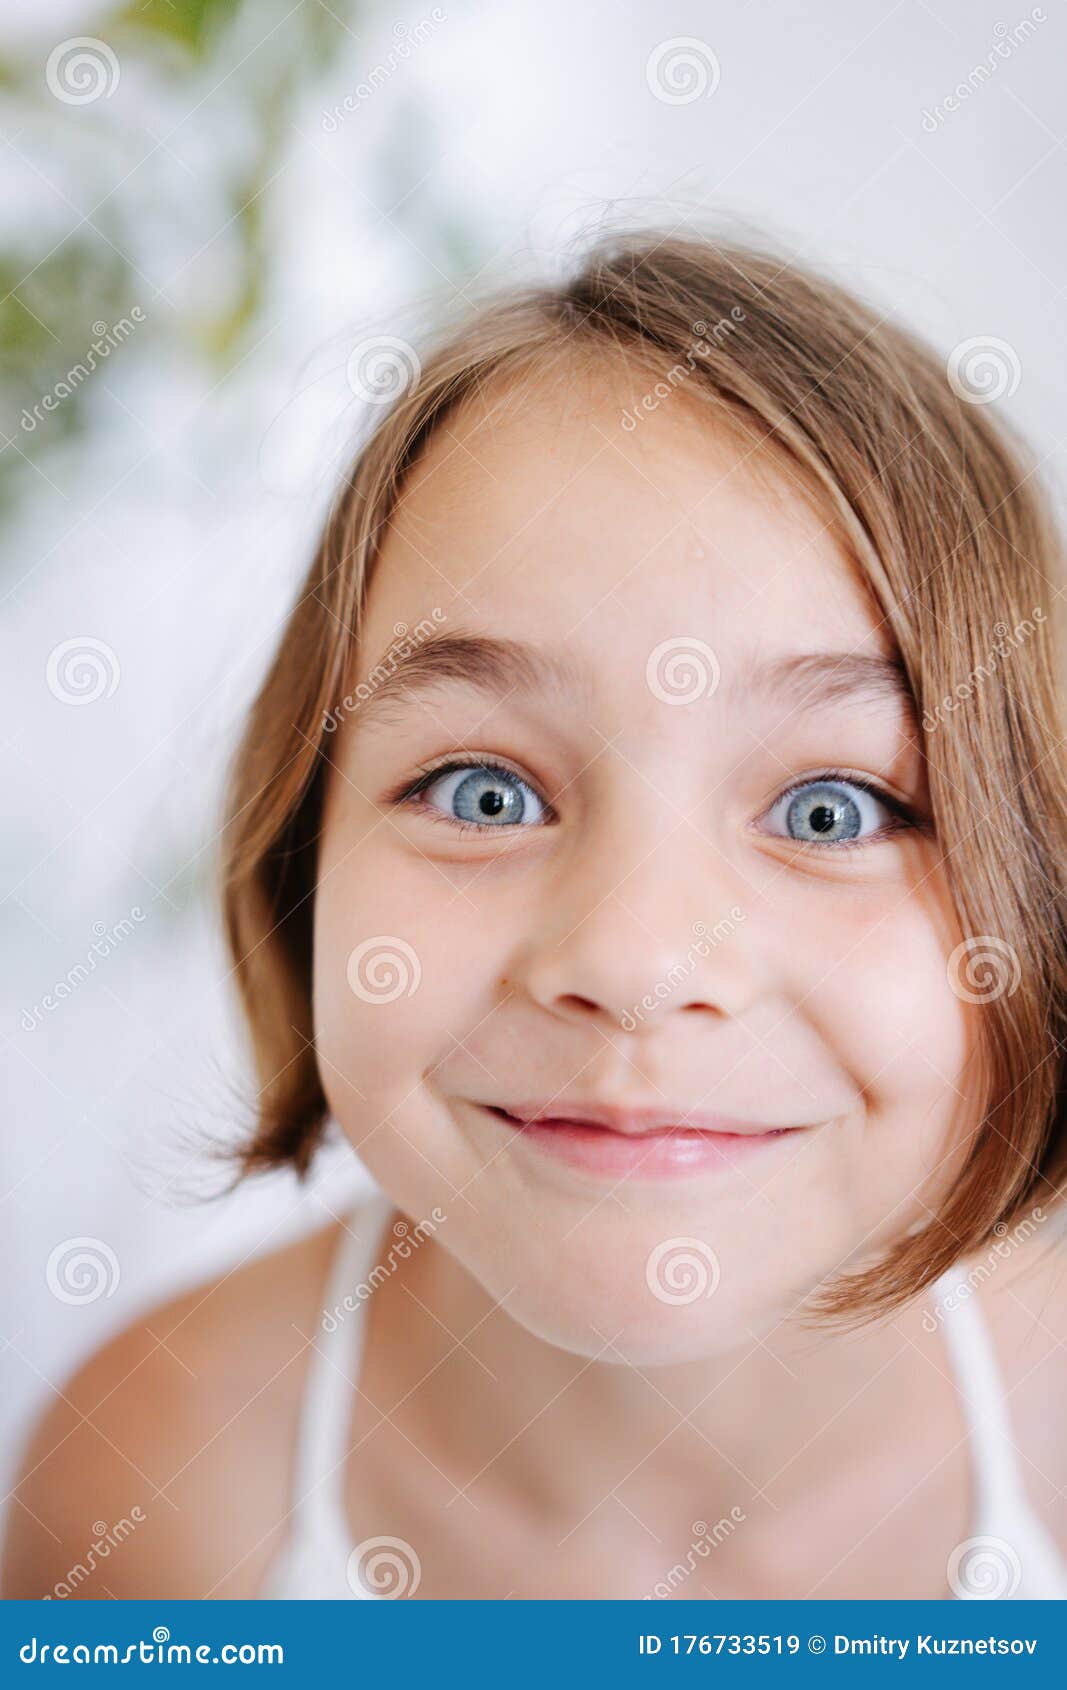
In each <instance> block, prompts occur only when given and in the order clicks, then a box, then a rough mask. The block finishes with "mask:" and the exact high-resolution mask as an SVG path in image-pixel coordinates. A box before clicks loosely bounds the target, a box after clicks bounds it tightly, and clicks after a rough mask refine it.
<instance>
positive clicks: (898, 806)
mask: <svg viewBox="0 0 1067 1690" xmlns="http://www.w3.org/2000/svg"><path fill="white" fill-rule="evenodd" d="M457 769H486V770H488V771H489V773H490V774H495V775H508V776H510V777H511V778H512V779H513V780H521V781H524V782H525V783H526V785H528V786H529V787H530V788H531V789H532V790H536V788H535V787H534V783H533V782H532V781H529V780H527V777H526V776H525V775H522V774H520V773H519V771H518V769H514V768H512V767H511V766H510V765H509V764H507V763H502V762H500V761H498V760H496V759H494V758H491V757H462V758H453V759H451V761H449V762H446V763H436V764H434V765H433V766H432V767H428V768H424V769H423V770H422V772H421V773H420V774H419V775H418V777H417V778H416V779H415V780H414V781H409V782H406V783H404V784H402V785H401V786H400V787H398V788H396V789H395V790H394V791H392V792H390V793H387V794H386V797H385V802H386V803H387V804H392V805H401V804H412V805H414V804H415V803H416V801H417V800H418V799H420V798H421V797H422V794H423V793H424V792H426V790H427V789H428V788H429V787H430V786H432V785H433V783H434V781H435V780H439V779H440V778H441V777H442V776H443V775H449V774H453V773H454V772H455V771H456V770H457ZM824 781H827V782H829V781H836V782H839V783H842V784H845V785H848V786H854V787H856V788H857V789H858V790H859V791H860V792H866V793H867V794H868V795H869V796H870V797H872V798H875V799H877V801H878V802H879V803H880V804H884V806H885V808H886V809H887V810H888V811H889V813H890V815H891V817H892V818H893V820H892V824H891V825H889V826H885V827H882V828H880V829H879V831H878V832H877V833H874V834H868V836H867V838H866V839H857V840H843V841H840V842H839V843H837V844H836V845H821V844H819V843H818V842H817V841H816V840H804V839H791V840H789V841H788V843H789V844H791V845H793V846H795V847H796V848H797V849H798V850H801V851H804V850H814V851H829V850H833V851H838V852H840V851H852V850H858V849H862V847H863V846H865V845H874V844H880V843H881V842H882V841H883V840H885V839H888V838H890V837H892V835H893V834H895V833H900V832H904V831H906V830H908V829H912V830H914V831H916V832H918V833H932V831H933V830H932V827H931V825H930V823H929V822H928V821H927V819H926V818H925V817H924V816H923V815H922V814H921V812H920V811H919V810H917V809H916V808H915V807H914V806H913V805H911V804H907V803H905V802H904V800H903V799H901V798H897V797H895V796H894V795H893V793H891V792H887V791H886V789H885V788H884V787H882V786H879V785H878V783H877V782H876V781H872V780H867V779H865V778H864V777H863V776H860V775H855V774H852V773H850V771H849V770H847V769H820V770H819V771H818V772H817V773H816V774H810V775H805V776H804V778H803V780H797V781H794V782H793V783H792V785H791V786H787V787H783V788H782V790H781V792H779V793H777V794H776V795H775V797H774V798H773V799H772V800H771V803H770V804H769V805H768V806H767V810H768V811H770V810H773V809H774V807H775V805H777V804H780V803H781V802H782V800H783V799H784V798H788V797H791V796H792V795H793V794H794V793H796V792H802V791H803V790H804V788H805V787H808V786H818V785H819V784H820V783H821V782H824ZM541 802H542V803H543V804H544V807H545V810H546V811H547V812H549V814H550V817H551V819H552V820H555V812H554V810H553V808H552V806H551V804H549V803H548V801H547V799H542V800H541ZM423 808H424V809H425V811H426V813H427V814H429V815H430V816H431V817H432V818H433V819H434V820H435V821H440V822H443V823H444V824H445V826H446V827H449V828H451V829H453V831H456V830H458V831H459V832H460V833H501V832H502V831H504V830H503V829H502V828H501V826H500V825H499V823H497V824H494V823H492V822H467V821H459V820H458V819H457V818H456V817H454V816H446V815H445V814H444V812H443V811H442V810H438V809H436V808H435V807H434V806H433V805H432V804H426V805H424V806H423ZM766 837H767V838H770V839H776V838H779V837H781V835H778V834H768V835H766Z"/></svg>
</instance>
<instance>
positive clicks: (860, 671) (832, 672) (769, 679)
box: [747, 651, 915, 718]
mask: <svg viewBox="0 0 1067 1690" xmlns="http://www.w3.org/2000/svg"><path fill="white" fill-rule="evenodd" d="M747 685H748V686H751V687H753V688H758V689H760V690H763V691H766V692H770V693H774V694H775V695H776V696H779V697H781V698H782V699H783V700H785V699H791V700H792V701H793V702H794V704H795V705H796V707H797V709H800V710H807V709H815V708H817V707H818V706H819V705H823V706H826V705H833V704H840V703H842V702H844V701H845V700H849V701H851V702H857V701H858V700H860V699H862V698H867V699H870V700H871V701H872V702H874V703H881V702H887V703H891V704H896V705H903V706H904V708H905V709H906V711H907V712H908V714H909V715H910V716H912V717H913V718H914V716H915V700H914V697H913V695H912V690H911V686H910V683H909V681H908V676H907V671H906V670H905V668H904V665H903V663H902V661H901V659H900V658H899V657H897V656H895V655H894V656H888V657H883V656H881V655H880V654H878V653H876V652H862V651H813V652H803V653H799V654H797V655H795V656H788V657H780V658H777V659H776V660H775V661H774V662H771V663H767V664H762V665H760V666H759V667H758V668H757V669H756V670H755V672H754V674H753V675H752V677H751V679H750V681H749V682H748V683H747Z"/></svg>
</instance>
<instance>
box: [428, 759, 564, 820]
mask: <svg viewBox="0 0 1067 1690" xmlns="http://www.w3.org/2000/svg"><path fill="white" fill-rule="evenodd" d="M416 794H418V795H419V796H420V797H421V798H422V800H423V802H424V803H426V804H429V805H430V806H431V807H432V808H433V809H435V810H440V811H441V812H442V813H443V814H444V815H446V816H447V817H449V819H450V820H452V821H455V822H460V823H466V825H467V826H474V827H508V826H511V827H514V826H516V825H520V826H521V825H530V824H534V823H537V822H541V821H543V819H544V815H545V806H544V805H543V804H542V802H541V800H540V798H538V796H537V794H536V792H534V790H533V788H532V787H531V786H528V785H527V783H526V781H524V780H521V779H520V778H519V776H518V775H516V774H513V773H512V771H511V770H510V769H505V768H501V767H498V766H496V765H493V764H490V763H459V764H453V765H452V766H451V767H450V768H447V769H441V770H437V771H435V773H434V774H432V775H430V776H427V777H424V778H423V780H422V781H421V782H420V784H419V785H418V786H417V787H416V788H415V789H414V790H413V792H412V794H411V796H413V797H414V796H415V795H416Z"/></svg>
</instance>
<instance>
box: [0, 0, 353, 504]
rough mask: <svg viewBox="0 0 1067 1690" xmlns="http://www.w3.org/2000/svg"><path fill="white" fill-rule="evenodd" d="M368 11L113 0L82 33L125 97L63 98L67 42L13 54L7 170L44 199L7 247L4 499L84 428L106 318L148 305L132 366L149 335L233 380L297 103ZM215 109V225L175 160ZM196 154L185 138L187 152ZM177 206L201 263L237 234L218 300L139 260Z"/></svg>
mask: <svg viewBox="0 0 1067 1690" xmlns="http://www.w3.org/2000/svg"><path fill="white" fill-rule="evenodd" d="M352 13H353V5H352V0H336V3H335V4H333V6H332V9H331V7H328V6H326V5H323V4H321V3H320V0H305V3H304V4H301V5H298V6H296V7H295V8H294V7H293V6H292V3H291V0H129V3H127V4H123V5H119V6H115V7H111V8H108V7H105V8H104V9H103V10H101V11H100V12H98V13H97V14H96V15H95V16H94V17H93V18H92V21H91V22H90V23H88V24H84V25H82V27H83V28H87V29H88V30H91V36H90V41H91V42H97V43H103V44H104V45H105V50H110V53H111V54H112V55H113V56H114V59H115V61H117V64H118V67H119V75H118V80H117V83H116V86H115V87H114V89H113V90H112V91H111V93H110V94H109V95H107V96H101V97H99V98H96V99H93V100H92V101H86V100H75V99H71V100H69V101H67V100H64V99H63V98H60V97H57V95H56V93H55V90H54V87H50V86H49V82H48V78H47V76H46V65H47V63H48V59H49V55H50V54H51V53H52V52H53V50H56V49H58V48H59V46H60V43H59V42H58V41H57V40H56V39H55V38H54V36H53V38H47V37H43V38H41V39H40V40H38V41H36V42H34V43H33V44H32V45H31V46H29V47H25V48H23V49H22V51H21V52H20V55H19V56H18V57H17V58H12V57H9V58H8V59H7V60H6V61H3V62H0V108H2V110H3V114H4V117H3V131H4V138H5V141H6V143H7V148H8V157H7V160H6V164H7V166H8V167H9V169H10V172H11V175H12V177H15V176H17V175H18V174H19V173H21V175H22V178H23V185H24V199H25V200H26V201H28V203H29V214H28V215H27V214H26V213H25V210H23V211H21V212H20V215H19V216H18V218H17V230H18V232H17V235H15V236H13V235H12V234H10V233H8V234H7V235H6V236H5V237H0V284H2V299H0V390H2V392H3V411H4V416H3V423H2V428H3V449H2V451H0V500H3V502H4V503H5V504H8V503H10V501H11V500H12V499H13V498H14V497H15V495H16V493H17V491H18V488H19V485H20V482H21V481H24V480H29V479H32V471H31V469H30V466H31V465H32V464H34V463H36V462H38V461H39V460H40V459H41V458H42V457H43V456H44V455H45V454H47V453H48V451H49V450H51V449H52V448H54V447H55V446H56V445H58V444H61V443H64V442H67V441H69V440H70V439H71V437H72V436H75V435H77V433H78V432H79V431H80V430H82V429H83V428H84V427H85V424H86V416H87V412H88V409H89V406H90V403H91V402H92V399H93V388H92V384H91V383H86V384H85V385H84V386H83V385H80V384H79V383H78V382H76V381H75V382H71V381H70V380H69V379H68V377H69V374H70V372H71V370H72V369H76V368H77V367H78V366H79V365H83V364H84V361H85V359H86V355H87V352H88V349H89V347H90V345H91V343H92V340H93V335H94V325H96V326H97V327H99V325H101V324H106V325H111V324H113V323H115V322H117V321H120V320H122V319H123V318H126V317H127V316H128V314H129V312H130V308H131V305H133V304H134V303H140V304H141V305H142V307H143V309H144V310H145V313H146V321H145V326H144V327H143V328H141V327H139V328H137V330H136V332H135V333H134V334H133V335H132V336H131V337H130V338H129V339H128V340H124V341H123V343H122V344H120V345H117V346H116V347H115V348H114V349H113V350H109V353H108V357H109V361H110V360H114V361H115V362H116V363H117V362H118V361H120V360H121V359H123V358H125V357H128V356H136V355H140V356H144V355H145V352H146V350H147V346H146V343H151V342H152V341H153V340H154V339H156V338H157V337H160V336H165V337H168V338H170V339H171V340H172V341H176V342H177V343H178V344H179V345H180V346H181V347H182V348H183V349H184V350H186V351H187V352H188V353H189V354H190V355H192V356H198V357H202V358H205V359H207V360H209V361H210V362H211V364H212V365H213V367H215V368H217V370H218V371H219V373H220V374H221V373H222V372H224V371H225V370H226V368H227V367H229V365H230V364H231V363H232V362H234V361H236V360H237V359H239V357H240V356H241V353H242V349H243V346H244V344H245V339H246V336H247V335H248V334H249V332H250V328H251V325H252V324H253V322H254V320H255V318H256V316H257V313H258V311H259V308H260V305H261V302H262V299H263V296H264V293H265V292H266V290H267V289H268V288H269V286H270V280H271V274H272V254H271V250H270V236H269V220H268V219H267V217H266V215H265V203H264V202H265V198H266V195H267V193H268V192H269V185H270V183H271V180H272V178H273V176H274V174H275V173H276V172H277V170H278V169H279V167H280V164H281V162H282V157H283V149H284V148H285V146H286V145H287V144H288V141H289V138H290V121H291V115H292V112H293V108H294V105H295V103H296V101H297V99H298V98H299V97H300V95H301V93H302V91H303V90H304V89H305V88H306V87H307V86H308V84H309V83H311V82H312V81H313V79H314V78H315V77H316V76H318V75H320V74H321V73H322V72H323V71H324V70H325V69H326V68H327V67H328V65H329V64H330V62H331V60H332V59H333V57H334V56H335V55H336V54H338V53H340V52H342V51H344V50H345V49H350V48H351V46H352V41H353V37H352V34H351V25H352ZM76 41H77V38H71V43H70V45H71V47H72V49H73V48H74V46H75V44H76ZM89 51H90V53H92V52H93V48H92V47H91V46H90V48H89ZM156 96H158V97H156ZM213 104H214V105H215V106H216V112H215V114H214V120H212V121H210V133H211V135H212V138H213V140H215V139H219V138H221V139H220V142H219V146H218V152H217V155H216V156H214V157H213V158H212V160H211V169H212V182H211V196H210V204H211V207H212V213H211V218H212V220H211V224H210V226H208V227H206V228H203V229H202V230H201V229H199V228H198V225H197V219H198V217H202V216H203V201H204V199H205V196H204V194H203V189H202V187H201V186H200V185H198V180H197V176H196V173H195V172H193V171H183V170H181V169H178V168H176V167H175V159H174V156H173V152H172V150H171V149H169V148H168V146H167V140H168V133H171V134H173V133H175V131H176V130H178V129H181V128H184V125H185V123H186V122H187V121H189V122H191V123H193V124H195V123H196V122H197V114H198V112H201V111H202V112H203V114H204V120H211V119H212V111H211V107H212V105H213ZM220 106H224V108H225V111H224V118H225V121H222V122H220V121H218V108H219V107H220ZM146 113H147V114H148V115H147V117H146ZM202 121H203V120H202ZM180 147H181V141H180V140H178V141H175V143H174V150H176V151H179V152H180ZM198 195H199V200H198ZM175 196H177V197H176V198H175ZM34 204H38V205H39V206H40V207H41V213H40V215H35V214H34V211H33V206H34ZM57 212H58V216H59V221H58V222H57ZM161 214H163V215H166V216H170V215H173V220H174V224H175V226H177V227H179V228H181V229H182V230H183V231H184V230H185V229H186V228H188V229H189V230H190V231H191V234H190V246H191V250H192V251H193V252H194V253H195V251H196V249H197V248H198V247H199V246H200V245H201V243H204V244H212V243H213V242H214V239H215V237H216V235H217V234H219V232H220V230H221V231H223V232H224V234H225V239H224V242H223V243H221V254H222V255H221V259H220V258H219V255H218V251H214V252H213V255H212V256H213V260H214V261H215V262H216V263H217V264H219V265H220V266H221V267H222V269H223V272H224V273H223V274H222V276H221V278H219V277H218V276H216V275H215V273H214V271H213V278H212V279H213V284H214V285H213V286H212V288H211V289H210V293H209V296H208V300H207V303H206V304H205V300H204V299H203V298H199V299H196V298H194V299H193V300H192V301H188V300H184V299H183V300H182V301H179V302H178V303H177V305H176V306H174V307H173V308H171V306H170V304H169V303H165V304H164V305H162V306H159V307H158V308H154V307H155V301H154V300H153V299H152V297H151V294H152V290H151V287H150V285H148V281H147V278H146V274H145V271H146V270H147V269H148V268H150V266H149V265H148V264H147V262H146V263H145V268H144V269H142V268H141V264H140V262H139V261H140V260H143V259H144V256H145V255H144V253H143V251H142V243H143V239H144V229H145V227H146V225H147V224H148V223H149V221H150V219H151V217H159V216H160V215H161ZM146 294H147V297H146ZM57 390H58V391H61V392H62V393H63V394H64V397H63V398H62V402H61V403H58V404H55V405H54V407H52V406H50V407H49V408H48V409H47V410H42V400H43V396H45V395H48V394H52V393H54V392H55V391H57Z"/></svg>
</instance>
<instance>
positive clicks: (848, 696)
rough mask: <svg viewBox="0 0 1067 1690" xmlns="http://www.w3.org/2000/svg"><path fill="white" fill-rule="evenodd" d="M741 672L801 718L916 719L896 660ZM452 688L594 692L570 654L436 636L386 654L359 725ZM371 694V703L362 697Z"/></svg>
mask: <svg viewBox="0 0 1067 1690" xmlns="http://www.w3.org/2000/svg"><path fill="white" fill-rule="evenodd" d="M739 670H740V673H741V674H742V675H743V676H744V679H743V681H742V683H741V690H743V691H744V692H747V693H752V692H763V693H765V694H768V695H773V696H774V697H776V698H780V699H781V700H782V701H783V702H786V701H790V702H791V703H792V704H793V707H794V708H795V709H796V710H798V711H806V710H810V709H816V708H818V707H819V706H824V707H825V706H830V705H834V704H838V703H841V702H843V701H845V700H849V701H852V702H856V701H859V700H861V699H863V698H868V699H870V700H872V701H874V702H881V701H883V700H884V701H888V702H892V703H894V704H897V705H901V704H903V705H904V706H905V708H906V709H907V711H908V712H909V714H911V715H912V716H914V702H913V699H912V694H911V688H910V686H909V684H908V679H907V674H906V672H905V670H904V666H903V664H902V663H901V661H900V659H899V658H897V657H895V656H888V657H887V656H880V655H878V654H875V653H868V652H857V651H823V652H802V653H796V654H789V655H786V656H783V657H779V658H776V659H774V660H773V661H767V662H762V663H756V664H755V665H752V664H749V663H747V662H743V663H742V664H740V665H739ZM382 671H384V673H382ZM448 684H453V685H461V686H466V687H473V688H474V689H475V690H476V691H479V692H483V693H486V694H488V695H490V696H496V697H497V698H504V697H506V696H507V695H508V694H510V693H513V692H518V693H521V694H524V695H527V696H528V695H530V694H533V693H537V692H539V691H544V690H551V691H555V692H561V693H565V694H569V695H571V702H572V703H575V704H582V703H585V704H588V703H589V702H590V698H591V690H592V689H591V682H590V674H589V668H588V665H586V664H582V663H579V662H578V661H577V660H576V659H575V658H573V657H571V656H569V655H568V654H567V653H565V652H560V651H549V650H547V649H545V648H544V647H541V646H535V645H531V644H530V643H529V642H527V641H525V640H516V639H505V638H500V637H499V636H495V635H489V634H476V633H446V632H444V631H439V632H437V633H433V634H430V635H429V636H428V637H427V638H426V639H424V640H423V641H422V642H421V643H420V644H419V645H418V646H416V647H414V648H413V649H411V650H408V651H406V652H405V653H404V654H403V655H402V656H400V657H394V656H393V654H392V648H390V649H389V650H387V651H386V652H384V653H383V654H382V656H381V658H379V660H378V662H377V663H376V664H375V665H374V667H373V668H372V669H371V670H370V671H369V673H368V675H367V676H366V678H365V679H364V680H363V681H362V683H360V685H359V686H358V687H357V688H356V692H357V694H359V695H360V701H359V707H358V709H357V710H356V712H355V720H356V722H357V723H358V722H359V721H363V722H364V723H366V722H367V721H369V720H370V719H371V717H376V716H377V715H378V714H379V712H382V713H383V714H384V713H385V712H386V711H387V708H388V707H389V706H390V705H400V706H403V705H404V704H405V703H409V702H415V701H417V699H418V698H419V697H421V696H423V695H425V694H426V693H429V692H431V691H432V690H433V689H434V688H436V687H439V686H442V685H448ZM368 688H369V689H370V691H369V692H368V693H367V696H366V697H364V696H362V695H363V693H364V692H365V691H366V689H368ZM345 702H346V703H348V700H346V701H345Z"/></svg>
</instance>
